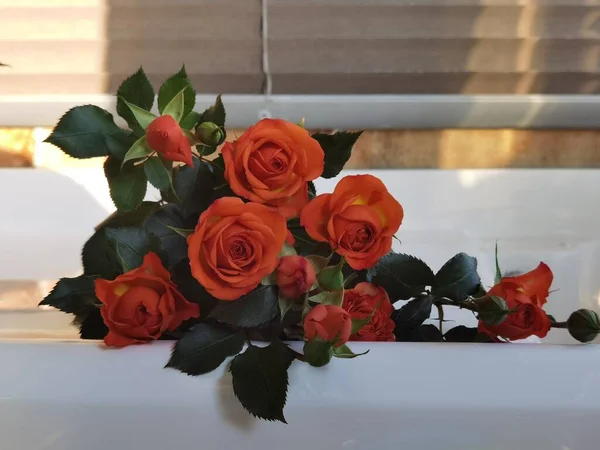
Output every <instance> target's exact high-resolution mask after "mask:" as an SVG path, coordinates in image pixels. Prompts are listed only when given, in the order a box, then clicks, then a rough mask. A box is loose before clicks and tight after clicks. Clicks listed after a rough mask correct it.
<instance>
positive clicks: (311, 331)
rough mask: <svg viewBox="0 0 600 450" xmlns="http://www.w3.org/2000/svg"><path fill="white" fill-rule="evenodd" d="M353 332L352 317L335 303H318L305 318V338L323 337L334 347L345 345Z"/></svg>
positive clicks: (322, 338)
mask: <svg viewBox="0 0 600 450" xmlns="http://www.w3.org/2000/svg"><path fill="white" fill-rule="evenodd" d="M350 334H352V318H351V317H350V313H349V312H348V311H346V310H345V309H343V308H341V307H339V306H335V305H317V306H315V307H314V308H313V309H311V310H310V312H309V313H308V314H307V315H306V317H305V318H304V338H305V339H306V340H309V341H310V340H312V339H321V340H324V341H327V342H330V343H332V344H333V346H334V347H339V346H340V345H344V344H345V343H346V342H348V339H350Z"/></svg>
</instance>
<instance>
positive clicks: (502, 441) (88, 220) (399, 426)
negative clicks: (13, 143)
mask: <svg viewBox="0 0 600 450" xmlns="http://www.w3.org/2000/svg"><path fill="white" fill-rule="evenodd" d="M373 173H374V174H375V175H377V176H379V177H380V178H381V179H382V180H383V181H384V182H385V183H386V184H387V186H388V188H389V189H390V190H391V192H392V193H393V194H394V195H395V196H396V197H397V198H398V200H399V201H400V202H401V203H402V204H403V205H404V208H405V213H406V216H405V221H404V224H403V226H402V228H401V230H400V232H399V234H398V236H399V238H400V239H401V240H402V244H401V245H399V244H395V245H396V247H397V248H396V249H397V250H399V251H403V252H406V253H411V254H415V255H417V256H419V257H421V258H423V259H424V260H425V261H427V262H428V263H429V264H430V265H431V266H432V268H433V269H434V270H437V269H438V268H439V267H440V266H441V264H442V263H443V262H444V261H445V260H447V259H448V258H449V257H451V256H452V255H453V254H455V253H457V252H459V251H465V252H467V253H469V254H471V255H473V256H477V257H478V258H479V264H480V274H481V275H482V277H483V280H484V283H485V284H488V285H489V284H491V282H492V278H493V247H494V243H495V241H496V239H498V240H499V244H500V250H501V263H502V266H503V268H504V270H528V269H530V268H533V267H534V266H535V265H536V264H537V262H538V261H539V260H544V261H546V262H547V263H548V264H550V266H551V267H552V269H553V270H554V273H555V282H554V285H553V287H554V288H555V289H559V290H558V291H557V292H554V293H553V294H552V295H551V297H550V302H549V307H548V310H549V312H551V313H553V314H555V315H556V317H557V318H559V319H563V318H564V316H565V314H566V313H568V312H569V311H571V310H573V309H575V308H577V307H579V306H587V307H593V308H595V309H598V301H599V294H600V277H598V276H597V274H598V273H600V246H599V244H598V233H599V231H598V230H600V214H599V211H598V189H599V186H600V171H580V170H577V171H575V170H562V171H560V170H556V171H527V170H523V171H503V170H492V171H445V172H440V171H373ZM333 186H334V181H333V180H325V181H321V182H319V183H317V188H318V190H319V191H320V192H324V191H327V190H331V189H332V188H333ZM0 189H1V191H2V192H5V193H6V192H8V193H12V192H14V193H16V194H15V195H12V196H11V195H6V196H5V202H4V208H3V216H2V220H0V278H57V277H60V276H66V275H74V274H76V273H77V272H78V271H79V253H80V247H81V246H82V245H83V243H84V242H85V240H86V239H87V237H88V236H89V235H90V234H91V233H92V230H93V227H94V225H96V224H97V223H98V222H99V221H101V220H102V219H103V218H104V216H105V215H106V214H107V213H108V210H110V209H111V206H110V203H109V201H110V200H109V197H108V196H107V187H106V183H105V181H104V180H103V178H102V173H101V171H93V170H84V171H71V172H69V171H66V172H64V173H62V174H57V173H51V172H47V171H40V170H32V169H24V170H19V169H9V170H0ZM155 194H156V193H155V192H151V193H150V194H149V195H150V196H151V197H152V195H155ZM448 314H449V313H448V312H447V315H448ZM466 314H467V315H466V316H464V315H461V314H457V315H454V316H450V317H453V318H454V319H456V320H457V321H458V322H461V323H462V322H467V321H469V320H471V321H473V318H472V316H470V315H469V314H470V313H466ZM68 320H69V318H68V316H66V315H63V314H61V313H57V312H54V311H38V312H32V313H16V312H11V313H7V312H0V337H2V336H7V335H8V334H10V332H11V330H16V329H18V330H20V334H19V335H20V336H26V335H27V332H28V331H30V332H32V333H40V332H41V333H44V332H45V333H47V334H48V335H54V336H64V337H66V336H69V335H70V334H69V333H74V330H73V329H72V328H69V327H68V325H67V323H68ZM458 322H455V323H454V324H456V323H458ZM452 325H453V324H448V327H451V326H452ZM546 341H547V342H561V341H564V342H572V340H570V339H569V338H567V337H566V333H565V332H564V330H553V331H552V332H551V334H550V336H549V338H548V339H547V340H546ZM352 348H353V350H354V351H356V352H359V351H362V350H366V349H367V348H369V349H370V350H371V351H370V353H369V354H367V355H365V356H362V357H360V358H357V359H355V360H335V361H333V363H332V364H330V365H329V366H327V367H326V368H323V369H314V368H311V367H309V366H307V365H305V364H300V363H297V362H296V363H294V364H293V365H292V368H291V370H290V392H289V396H288V402H287V407H286V410H285V413H286V417H287V419H288V422H289V425H287V426H286V425H282V424H273V423H266V422H260V421H256V420H254V419H252V418H251V417H250V416H249V415H248V414H247V413H246V412H245V411H243V409H242V408H241V406H240V405H239V404H238V403H237V401H236V400H235V399H234V397H233V395H232V388H231V382H230V381H231V380H230V376H229V375H228V374H227V373H225V367H224V366H222V367H221V368H220V369H219V370H217V371H216V372H214V373H211V374H209V375H206V376H202V377H195V378H192V377H187V376H185V375H182V374H179V373H177V372H175V371H173V370H163V369H162V367H163V365H164V364H165V362H166V361H167V360H168V356H169V349H170V346H169V344H168V343H158V344H156V345H152V346H137V347H130V348H127V349H124V350H107V349H105V348H103V347H101V346H99V345H98V344H96V343H93V342H89V341H88V342H79V341H69V342H62V343H61V342H57V341H54V342H47V341H41V340H38V341H22V342H20V341H15V340H12V341H11V340H6V339H4V340H0V361H2V369H1V370H0V449H2V450H5V449H6V450H41V449H44V450H83V449H85V450H106V449H111V450H112V449H114V450H121V449H123V450H128V449H131V450H137V449H144V450H164V449H165V448H173V447H177V448H202V449H203V450H210V449H229V448H240V449H241V448H244V449H261V450H264V449H266V448H286V449H288V450H294V449H302V450H307V449H358V450H361V449H365V450H371V449H375V448H376V449H382V450H388V449H393V450H397V449H406V450H412V449H415V450H440V449H442V450H446V449H447V450H488V449H490V450H495V449H497V450H508V449H510V450H550V449H557V450H596V449H597V448H598V442H599V439H600V429H599V428H598V426H597V421H598V417H599V416H598V414H599V413H600V347H598V346H595V345H593V346H569V347H567V346H552V345H550V346H548V345H540V346H538V345H535V346H532V345H519V346H515V345H490V344H483V345H477V344H465V345H454V344H402V343H397V344H396V343H394V344H387V343H370V344H352Z"/></svg>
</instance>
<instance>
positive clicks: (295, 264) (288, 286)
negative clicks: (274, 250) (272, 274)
mask: <svg viewBox="0 0 600 450" xmlns="http://www.w3.org/2000/svg"><path fill="white" fill-rule="evenodd" d="M316 280H317V275H316V273H315V269H314V268H313V266H312V264H311V263H310V261H309V260H308V259H306V258H305V257H304V256H298V255H288V256H284V257H283V258H281V259H280V260H279V267H278V268H277V285H278V286H279V292H281V293H282V294H283V295H284V296H286V297H288V298H291V299H297V298H299V297H300V296H301V295H302V294H305V293H306V292H308V291H309V290H310V288H311V286H312V285H313V284H314V283H315V281H316Z"/></svg>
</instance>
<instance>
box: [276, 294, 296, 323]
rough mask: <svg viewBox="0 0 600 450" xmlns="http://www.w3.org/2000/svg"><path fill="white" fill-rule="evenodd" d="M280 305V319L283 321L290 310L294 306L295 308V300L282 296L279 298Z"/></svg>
mask: <svg viewBox="0 0 600 450" xmlns="http://www.w3.org/2000/svg"><path fill="white" fill-rule="evenodd" d="M278 304H279V317H280V318H281V320H282V321H283V319H284V317H285V315H286V313H287V312H288V311H289V310H290V308H291V307H292V306H294V300H292V299H291V298H287V297H284V296H282V295H280V296H279V297H278Z"/></svg>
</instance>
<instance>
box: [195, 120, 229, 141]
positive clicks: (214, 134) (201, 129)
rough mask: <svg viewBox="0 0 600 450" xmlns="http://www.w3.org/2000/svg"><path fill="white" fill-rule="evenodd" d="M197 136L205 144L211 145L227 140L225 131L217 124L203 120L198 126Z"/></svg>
mask: <svg viewBox="0 0 600 450" xmlns="http://www.w3.org/2000/svg"><path fill="white" fill-rule="evenodd" d="M196 137H197V138H198V140H199V141H200V142H202V143H203V144H205V145H208V146H210V147H216V146H217V145H220V144H222V143H223V141H224V140H225V133H224V132H223V130H222V129H221V127H219V126H218V125H217V124H215V123H212V122H203V123H201V124H200V125H198V128H196Z"/></svg>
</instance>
